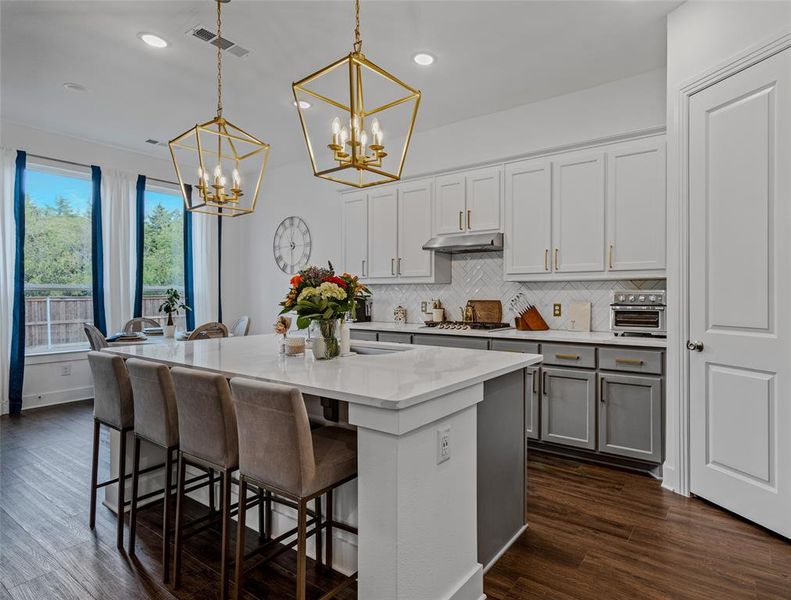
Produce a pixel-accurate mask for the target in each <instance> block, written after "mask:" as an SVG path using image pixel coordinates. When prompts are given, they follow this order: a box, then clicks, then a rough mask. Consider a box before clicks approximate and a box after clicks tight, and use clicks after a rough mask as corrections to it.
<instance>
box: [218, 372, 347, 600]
mask: <svg viewBox="0 0 791 600" xmlns="http://www.w3.org/2000/svg"><path fill="white" fill-rule="evenodd" d="M231 390H232V391H233V399H234V403H235V405H236V418H237V423H238V430H239V495H240V497H244V496H245V495H246V493H247V486H248V484H253V485H255V486H256V487H258V488H259V489H260V488H263V489H264V490H266V491H267V492H270V493H274V494H277V495H278V496H281V497H283V496H284V497H286V498H289V499H291V500H293V501H294V502H295V503H296V507H295V508H296V509H297V532H296V533H297V540H296V545H297V572H296V579H297V581H296V586H297V592H296V597H297V600H304V598H305V571H306V560H307V557H306V544H307V538H308V537H309V536H311V535H314V534H316V559H317V561H318V562H319V563H321V562H322V556H321V554H322V545H321V533H322V530H324V529H326V532H327V544H326V564H327V565H328V566H329V567H332V529H333V526H336V527H340V528H342V529H345V530H347V531H351V532H353V533H356V532H357V530H356V529H355V528H353V527H350V526H347V525H344V524H341V523H335V522H334V521H333V517H332V491H333V490H334V489H335V488H337V487H339V486H341V485H343V484H344V483H346V482H347V481H351V480H352V479H354V478H355V477H357V432H356V431H354V430H350V429H343V428H341V427H332V426H328V427H319V428H318V429H314V430H311V428H310V421H309V420H308V413H307V410H306V408H305V401H304V399H303V397H302V393H301V392H300V391H299V390H298V389H297V388H293V387H287V386H283V385H277V384H273V383H265V382H259V381H251V380H248V379H242V378H234V379H232V380H231ZM324 494H326V495H327V511H326V520H325V521H324V522H322V519H321V511H320V501H321V496H323V495H324ZM311 500H316V510H315V513H310V511H309V510H308V504H309V502H310V501H311ZM245 513H246V506H245V504H244V503H241V504H240V505H239V520H238V529H237V537H236V564H235V580H236V581H235V597H236V598H239V596H240V593H241V585H242V575H243V573H244V571H245V569H244V564H243V563H244V559H245V539H244V538H245ZM309 514H314V515H315V518H313V519H311V520H310V522H309V521H308V516H309ZM309 526H312V529H310V530H308V527H309ZM287 535H288V536H289V537H291V535H293V534H291V533H289V534H287ZM279 539H280V538H276V539H275V540H272V541H278V540H279ZM286 546H287V547H290V546H293V542H292V543H291V544H288V543H286ZM353 578H354V575H353V576H352V577H350V578H348V579H347V580H346V581H345V582H344V583H343V584H341V586H339V587H343V586H345V585H347V584H348V583H350V582H351V581H353ZM337 589H338V588H336V590H334V591H337ZM331 594H332V593H330V594H328V595H327V596H326V597H329V596H331Z"/></svg>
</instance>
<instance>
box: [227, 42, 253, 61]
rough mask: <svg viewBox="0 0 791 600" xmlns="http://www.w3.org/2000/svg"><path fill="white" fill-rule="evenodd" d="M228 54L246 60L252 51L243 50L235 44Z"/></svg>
mask: <svg viewBox="0 0 791 600" xmlns="http://www.w3.org/2000/svg"><path fill="white" fill-rule="evenodd" d="M228 53H229V54H233V55H234V56H238V57H239V58H244V57H245V56H247V55H248V54H250V51H249V50H248V49H247V48H242V47H241V46H240V45H239V44H235V45H234V46H232V47H231V48H228Z"/></svg>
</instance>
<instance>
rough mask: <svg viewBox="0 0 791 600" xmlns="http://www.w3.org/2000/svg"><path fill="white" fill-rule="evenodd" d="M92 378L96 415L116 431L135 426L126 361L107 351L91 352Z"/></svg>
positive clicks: (89, 354) (96, 417)
mask: <svg viewBox="0 0 791 600" xmlns="http://www.w3.org/2000/svg"><path fill="white" fill-rule="evenodd" d="M88 364H89V365H90V367H91V374H92V375H93V416H94V418H95V419H97V420H99V421H101V422H102V423H104V424H106V425H110V426H112V427H115V428H116V429H129V428H131V427H132V426H133V425H134V406H133V403H132V384H131V383H130V382H129V373H127V371H126V365H124V360H123V359H122V358H121V357H120V356H115V355H113V354H109V353H107V352H93V351H91V352H88Z"/></svg>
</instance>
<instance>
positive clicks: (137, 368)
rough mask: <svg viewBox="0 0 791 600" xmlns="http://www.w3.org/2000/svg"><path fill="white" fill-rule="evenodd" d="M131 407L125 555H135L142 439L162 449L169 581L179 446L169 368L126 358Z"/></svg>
mask: <svg viewBox="0 0 791 600" xmlns="http://www.w3.org/2000/svg"><path fill="white" fill-rule="evenodd" d="M126 368H127V371H128V372H129V379H130V381H131V383H132V392H133V396H134V406H135V417H134V423H135V449H134V464H133V466H132V498H131V503H132V507H131V510H130V514H129V554H134V553H135V531H136V527H137V503H138V494H137V491H138V481H139V478H140V442H141V440H146V441H147V442H150V443H152V444H154V445H156V446H159V447H161V448H163V449H164V450H165V487H164V490H165V493H164V499H163V504H164V507H163V510H162V513H163V514H162V571H163V579H164V581H165V583H167V582H169V581H170V541H171V531H172V528H171V526H170V514H171V512H170V511H171V495H172V488H173V464H174V463H173V459H174V457H175V453H176V452H177V451H178V447H179V423H178V414H177V411H176V390H175V388H174V387H173V380H172V379H171V377H170V369H168V367H166V366H165V365H163V364H161V363H155V362H149V361H145V360H139V359H136V358H130V359H128V360H127V361H126Z"/></svg>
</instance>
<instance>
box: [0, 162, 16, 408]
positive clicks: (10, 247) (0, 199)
mask: <svg viewBox="0 0 791 600" xmlns="http://www.w3.org/2000/svg"><path fill="white" fill-rule="evenodd" d="M15 167H16V151H14V150H7V149H5V148H0V175H1V176H2V181H1V182H0V186H1V187H0V393H2V398H0V407H2V410H0V414H6V413H7V412H8V372H9V363H10V360H11V332H12V315H11V311H12V310H13V306H14V262H15V260H16V248H15V247H14V246H15V243H16V221H15V220H14V170H15Z"/></svg>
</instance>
